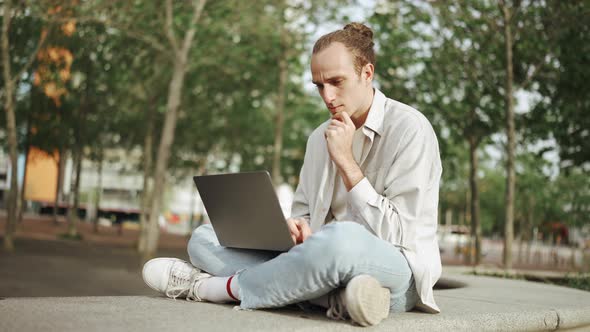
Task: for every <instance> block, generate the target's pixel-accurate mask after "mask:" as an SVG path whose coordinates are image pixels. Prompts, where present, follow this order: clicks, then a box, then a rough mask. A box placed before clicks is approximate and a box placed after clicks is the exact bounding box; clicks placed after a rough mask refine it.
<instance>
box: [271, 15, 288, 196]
mask: <svg viewBox="0 0 590 332" xmlns="http://www.w3.org/2000/svg"><path fill="white" fill-rule="evenodd" d="M283 21H284V10H282V11H281V22H280V26H279V30H280V32H279V33H280V44H281V54H280V55H279V56H280V58H279V86H278V91H277V104H276V116H275V140H274V154H273V161H272V179H273V183H274V185H275V186H277V185H279V184H281V183H282V182H283V181H282V176H281V153H282V151H283V127H284V123H285V101H286V97H287V83H288V82H287V80H288V78H289V76H288V75H289V68H288V62H287V57H288V54H287V47H288V45H287V41H286V32H285V27H284V24H285V22H283Z"/></svg>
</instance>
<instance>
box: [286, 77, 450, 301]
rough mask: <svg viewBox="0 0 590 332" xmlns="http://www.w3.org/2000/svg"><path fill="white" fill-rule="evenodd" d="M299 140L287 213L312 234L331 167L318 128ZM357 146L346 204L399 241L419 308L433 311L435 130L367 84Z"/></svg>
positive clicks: (323, 213) (437, 266) (321, 217)
mask: <svg viewBox="0 0 590 332" xmlns="http://www.w3.org/2000/svg"><path fill="white" fill-rule="evenodd" d="M328 123H329V121H326V122H325V123H323V124H322V125H320V126H319V127H318V128H316V130H314V131H313V132H312V134H311V135H310V136H309V139H308V141H307V148H306V151H305V158H304V162H303V167H302V168H301V173H300V178H299V185H298V187H297V190H296V192H295V197H294V201H293V207H292V217H303V218H305V219H306V220H307V221H308V222H309V224H310V226H311V229H312V231H313V232H315V231H318V230H319V229H320V228H321V227H322V225H324V223H325V222H326V218H327V217H329V215H328V212H329V210H330V204H331V202H332V195H333V193H334V183H335V181H336V176H337V169H336V165H335V164H334V162H333V161H332V160H331V159H330V156H329V154H328V150H327V145H326V139H325V138H324V132H325V130H326V127H327V125H328ZM362 131H363V133H364V135H365V136H366V138H365V146H364V148H363V152H362V155H361V158H360V162H359V166H360V168H361V170H362V172H363V174H364V175H365V177H364V178H363V179H362V180H361V181H360V182H359V183H357V184H356V185H355V186H354V187H353V188H352V189H351V190H350V192H348V205H349V206H348V210H349V211H350V214H351V215H352V216H353V217H354V220H353V221H356V222H358V223H360V224H362V225H364V226H365V227H366V228H367V229H368V230H369V231H371V232H372V233H373V234H375V235H376V236H377V237H379V238H381V239H383V240H385V241H388V242H390V243H392V244H393V245H395V246H397V247H400V248H401V250H402V252H403V254H404V256H405V257H406V259H407V261H408V265H409V266H410V269H411V270H412V274H413V276H414V280H415V282H416V289H417V291H418V295H419V296H420V301H419V303H418V304H417V307H418V308H419V309H422V310H424V311H427V312H440V310H439V308H438V306H437V305H436V303H435V302H434V296H433V286H434V284H435V283H436V281H437V280H438V279H439V278H440V275H441V270H442V268H441V261H440V253H439V248H438V242H437V237H436V229H437V224H438V222H437V213H438V191H439V183H440V176H441V172H442V166H441V161H440V155H439V150H438V141H437V139H436V134H435V133H434V130H433V129H432V126H431V125H430V122H429V121H428V120H427V119H426V118H425V117H424V115H422V113H420V112H418V111H417V110H415V109H413V108H412V107H410V106H408V105H405V104H402V103H400V102H397V101H395V100H392V99H389V98H386V97H385V95H383V93H382V92H381V91H379V90H377V89H375V95H374V97H373V103H372V105H371V109H370V110H369V114H368V116H367V119H366V121H365V124H364V125H363V127H362Z"/></svg>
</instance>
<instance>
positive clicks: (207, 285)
mask: <svg viewBox="0 0 590 332" xmlns="http://www.w3.org/2000/svg"><path fill="white" fill-rule="evenodd" d="M229 278H230V277H211V278H208V279H205V280H203V282H202V283H201V284H200V285H199V289H197V292H198V293H199V297H200V298H201V299H203V300H205V301H209V302H214V303H225V302H235V301H236V300H234V299H233V298H231V296H229V294H228V292H227V281H228V280H229ZM230 289H231V292H232V295H233V296H234V297H235V298H237V299H238V300H240V286H239V285H238V278H236V277H235V276H234V278H232V280H231V284H230Z"/></svg>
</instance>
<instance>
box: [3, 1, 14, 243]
mask: <svg viewBox="0 0 590 332" xmlns="http://www.w3.org/2000/svg"><path fill="white" fill-rule="evenodd" d="M11 13H12V9H11V1H10V0H5V1H4V19H3V21H2V68H3V70H2V75H3V79H4V96H5V101H4V110H5V112H6V131H7V134H8V150H9V155H10V165H11V167H10V190H9V192H8V199H7V203H8V204H7V210H8V211H7V212H8V213H7V216H6V217H7V219H6V231H5V233H4V249H5V250H6V251H13V250H14V240H13V236H14V227H15V224H16V215H17V199H18V182H17V176H18V168H17V167H18V164H17V142H16V119H15V115H14V92H15V84H14V81H13V80H12V73H11V68H10V53H9V40H8V29H9V26H10V20H11V16H10V15H11Z"/></svg>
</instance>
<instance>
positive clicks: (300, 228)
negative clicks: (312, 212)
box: [287, 218, 311, 244]
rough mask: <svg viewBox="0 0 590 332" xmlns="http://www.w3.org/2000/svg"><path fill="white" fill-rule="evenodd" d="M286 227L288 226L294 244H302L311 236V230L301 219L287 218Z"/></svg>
mask: <svg viewBox="0 0 590 332" xmlns="http://www.w3.org/2000/svg"><path fill="white" fill-rule="evenodd" d="M287 226H289V231H291V238H292V239H293V243H295V244H300V243H303V241H305V240H306V239H307V238H308V237H309V236H310V235H311V228H310V227H309V224H308V223H307V221H306V220H305V219H303V218H289V219H287Z"/></svg>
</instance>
